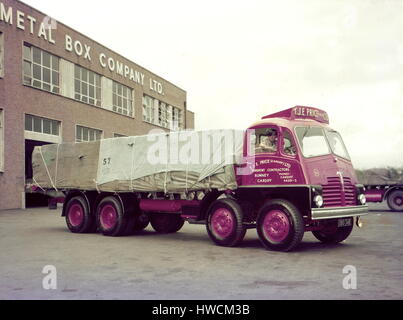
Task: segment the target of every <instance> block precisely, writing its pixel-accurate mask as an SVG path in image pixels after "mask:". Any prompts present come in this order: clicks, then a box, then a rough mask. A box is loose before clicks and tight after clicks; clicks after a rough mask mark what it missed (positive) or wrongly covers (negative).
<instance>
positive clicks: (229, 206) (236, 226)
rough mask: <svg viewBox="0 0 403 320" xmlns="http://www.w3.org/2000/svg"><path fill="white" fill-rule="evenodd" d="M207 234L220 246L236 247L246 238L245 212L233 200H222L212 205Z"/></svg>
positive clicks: (208, 213)
mask: <svg viewBox="0 0 403 320" xmlns="http://www.w3.org/2000/svg"><path fill="white" fill-rule="evenodd" d="M206 229H207V233H208V235H209V237H210V239H211V240H213V242H214V243H215V244H217V245H219V246H224V247H235V246H236V245H238V244H239V243H240V242H241V241H242V240H243V238H244V237H245V233H246V228H245V227H244V225H243V212H242V209H241V207H240V205H239V204H238V203H237V202H236V201H235V200H233V199H220V200H216V201H214V202H213V203H212V205H211V206H210V208H209V209H208V212H207V223H206Z"/></svg>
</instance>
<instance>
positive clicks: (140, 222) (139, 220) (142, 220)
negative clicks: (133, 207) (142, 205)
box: [133, 214, 150, 232]
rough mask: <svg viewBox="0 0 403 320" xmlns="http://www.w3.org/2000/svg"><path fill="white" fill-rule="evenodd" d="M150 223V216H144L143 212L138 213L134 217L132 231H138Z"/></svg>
mask: <svg viewBox="0 0 403 320" xmlns="http://www.w3.org/2000/svg"><path fill="white" fill-rule="evenodd" d="M149 223H150V218H149V217H148V216H146V215H145V214H140V215H138V216H136V217H135V221H134V228H133V230H134V232H139V231H142V230H144V229H145V228H147V226H148V225H149Z"/></svg>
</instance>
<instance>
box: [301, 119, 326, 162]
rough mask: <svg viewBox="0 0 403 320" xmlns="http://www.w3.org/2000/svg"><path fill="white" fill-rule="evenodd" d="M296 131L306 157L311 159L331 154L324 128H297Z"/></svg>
mask: <svg viewBox="0 0 403 320" xmlns="http://www.w3.org/2000/svg"><path fill="white" fill-rule="evenodd" d="M295 131H296V133H297V137H298V142H299V145H300V147H301V150H302V154H303V155H304V157H306V158H311V157H317V156H323V155H326V154H330V148H329V145H328V143H327V141H326V137H325V133H324V132H323V129H322V128H320V127H297V128H295Z"/></svg>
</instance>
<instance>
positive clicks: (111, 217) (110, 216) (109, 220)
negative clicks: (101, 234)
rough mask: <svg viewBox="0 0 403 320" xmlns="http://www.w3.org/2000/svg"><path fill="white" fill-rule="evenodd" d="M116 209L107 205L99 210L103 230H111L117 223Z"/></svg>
mask: <svg viewBox="0 0 403 320" xmlns="http://www.w3.org/2000/svg"><path fill="white" fill-rule="evenodd" d="M117 216H118V215H117V213H116V209H115V208H114V207H113V206H112V205H110V204H108V205H105V206H104V207H103V208H102V209H101V214H100V220H101V225H102V227H103V228H104V229H112V228H113V227H114V226H115V225H116V222H117Z"/></svg>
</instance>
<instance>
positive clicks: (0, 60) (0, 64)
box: [0, 32, 4, 78]
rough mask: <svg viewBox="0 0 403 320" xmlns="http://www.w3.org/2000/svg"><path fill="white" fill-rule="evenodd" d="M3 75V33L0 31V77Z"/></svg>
mask: <svg viewBox="0 0 403 320" xmlns="http://www.w3.org/2000/svg"><path fill="white" fill-rule="evenodd" d="M3 77H4V35H3V33H2V32H0V78H3Z"/></svg>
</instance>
